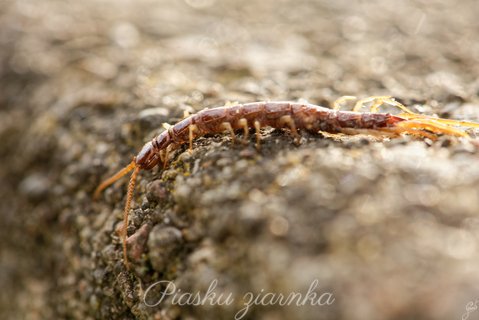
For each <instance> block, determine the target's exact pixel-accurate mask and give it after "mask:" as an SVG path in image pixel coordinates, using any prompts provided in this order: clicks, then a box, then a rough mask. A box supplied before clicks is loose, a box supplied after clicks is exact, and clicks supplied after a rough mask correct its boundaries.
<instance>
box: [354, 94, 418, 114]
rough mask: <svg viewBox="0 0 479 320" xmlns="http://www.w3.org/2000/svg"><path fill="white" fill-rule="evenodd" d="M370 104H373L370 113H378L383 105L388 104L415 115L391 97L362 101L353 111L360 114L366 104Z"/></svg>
mask: <svg viewBox="0 0 479 320" xmlns="http://www.w3.org/2000/svg"><path fill="white" fill-rule="evenodd" d="M370 102H372V103H373V104H372V105H371V106H370V112H378V110H379V107H380V106H381V105H383V104H388V105H390V106H394V107H397V108H399V109H401V110H402V111H403V112H404V113H408V114H415V113H414V112H412V111H411V110H409V109H408V108H407V107H406V106H404V105H403V104H402V103H399V102H397V101H396V100H394V98H393V97H391V96H372V97H368V98H364V99H361V100H359V101H358V102H356V104H355V106H354V108H353V111H355V112H359V111H360V110H361V108H362V107H363V106H364V105H365V104H366V103H370Z"/></svg>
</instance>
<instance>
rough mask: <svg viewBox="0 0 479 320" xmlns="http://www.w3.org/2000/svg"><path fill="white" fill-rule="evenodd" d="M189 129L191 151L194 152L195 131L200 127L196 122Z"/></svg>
mask: <svg viewBox="0 0 479 320" xmlns="http://www.w3.org/2000/svg"><path fill="white" fill-rule="evenodd" d="M188 129H189V138H190V148H189V151H190V153H192V152H193V139H194V138H195V132H197V131H198V127H197V126H196V125H195V124H192V125H190V126H189V127H188Z"/></svg>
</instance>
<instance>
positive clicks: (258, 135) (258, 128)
mask: <svg viewBox="0 0 479 320" xmlns="http://www.w3.org/2000/svg"><path fill="white" fill-rule="evenodd" d="M254 129H255V130H256V149H258V150H259V149H260V147H261V145H260V142H261V124H260V122H259V121H258V120H256V121H255V122H254Z"/></svg>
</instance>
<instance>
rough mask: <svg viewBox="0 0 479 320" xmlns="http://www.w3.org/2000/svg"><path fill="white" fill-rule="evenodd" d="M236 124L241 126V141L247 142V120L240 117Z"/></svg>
mask: <svg viewBox="0 0 479 320" xmlns="http://www.w3.org/2000/svg"><path fill="white" fill-rule="evenodd" d="M238 125H239V126H240V127H242V128H243V132H244V138H243V143H248V135H249V128H248V120H246V119H245V118H241V119H239V120H238Z"/></svg>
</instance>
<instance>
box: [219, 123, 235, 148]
mask: <svg viewBox="0 0 479 320" xmlns="http://www.w3.org/2000/svg"><path fill="white" fill-rule="evenodd" d="M221 126H222V127H223V129H225V130H226V131H228V132H229V133H230V135H231V141H233V143H234V142H235V141H236V136H235V131H234V130H233V127H232V126H231V123H229V122H223V123H222V124H221Z"/></svg>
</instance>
